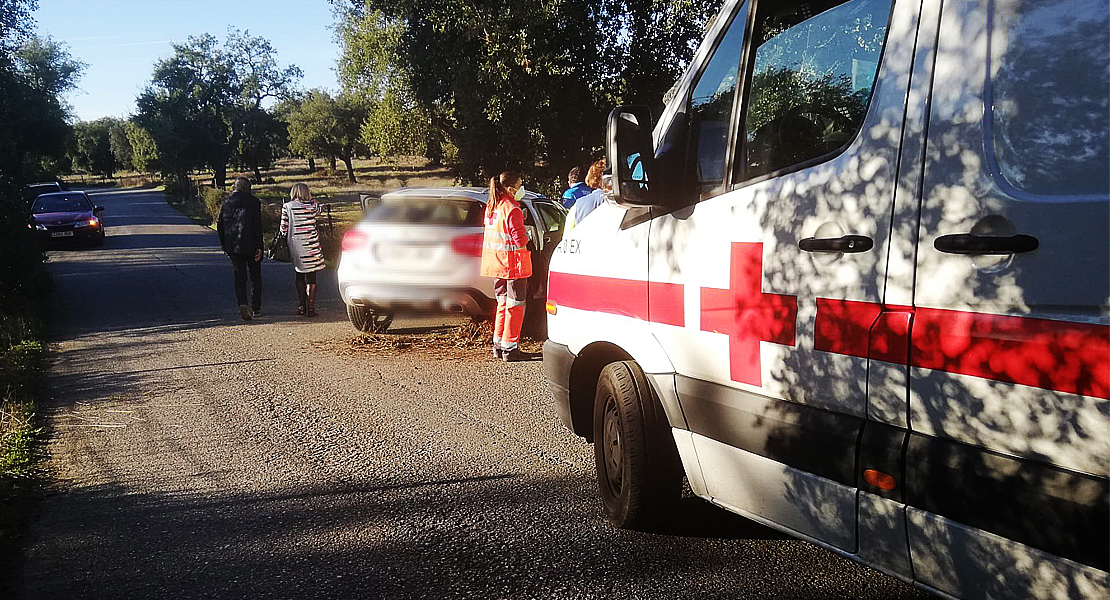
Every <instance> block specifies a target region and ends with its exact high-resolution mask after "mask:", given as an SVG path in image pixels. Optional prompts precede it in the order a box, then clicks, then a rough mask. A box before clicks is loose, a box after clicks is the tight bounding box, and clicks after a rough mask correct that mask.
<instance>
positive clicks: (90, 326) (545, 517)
mask: <svg viewBox="0 0 1110 600" xmlns="http://www.w3.org/2000/svg"><path fill="white" fill-rule="evenodd" d="M96 202H97V204H101V205H104V206H105V207H107V211H106V213H105V215H104V220H105V222H106V223H107V225H108V232H109V236H108V238H107V240H106V243H105V245H104V247H103V248H96V249H57V250H53V251H51V252H50V261H49V268H50V272H51V274H52V275H53V278H54V281H55V284H56V289H55V293H54V303H53V311H54V315H55V316H56V318H55V320H54V324H53V341H52V344H51V352H50V359H49V394H48V395H49V399H48V402H47V406H48V410H49V412H50V419H51V421H52V423H53V428H54V437H53V440H52V442H51V443H50V447H49V451H50V455H51V457H50V469H51V472H52V474H53V475H54V476H55V477H56V478H57V479H58V481H59V483H58V485H57V486H55V491H54V492H52V493H50V494H49V495H48V496H47V497H46V498H45V499H44V500H43V501H42V502H41V503H40V504H39V507H38V510H37V512H36V514H35V516H34V520H33V524H32V525H31V528H30V531H29V533H28V546H27V548H26V552H25V559H24V561H23V564H22V567H21V576H20V578H19V581H18V585H19V588H18V592H17V594H18V597H20V598H24V599H27V600H45V599H55V598H57V599H70V598H143V599H148V598H345V599H352V598H437V599H438V598H480V599H500V598H505V599H517V598H559V599H561V598H645V599H647V598H651V599H655V598H659V599H671V598H916V597H921V595H920V593H919V592H917V591H915V590H913V589H912V588H910V587H908V586H906V585H904V584H902V583H900V582H898V581H896V580H893V579H891V578H889V577H886V576H884V575H881V574H879V573H876V572H874V571H871V570H869V569H866V568H863V567H860V566H857V565H855V564H854V563H852V562H850V561H847V560H845V559H842V558H840V557H838V556H835V555H833V554H832V553H829V552H827V551H824V550H821V549H819V548H817V547H814V546H812V545H810V544H808V543H805V542H800V541H796V540H792V539H785V538H783V537H782V536H781V535H778V534H776V533H775V532H772V531H770V530H768V529H765V528H763V527H760V526H758V525H755V524H753V523H751V522H749V521H746V520H744V519H741V518H739V517H735V516H732V515H729V514H727V513H724V512H721V511H718V510H717V509H715V508H712V507H710V506H709V505H708V504H706V503H704V502H702V501H700V500H697V499H693V498H691V499H689V500H688V501H686V502H685V506H684V507H683V510H682V511H681V512H680V513H678V514H676V515H675V518H674V521H673V523H671V524H670V525H669V526H668V527H667V529H666V530H665V531H664V532H662V533H640V532H628V531H618V530H615V529H613V528H612V527H611V526H610V525H609V524H608V523H607V522H606V521H605V520H604V518H603V516H602V514H601V508H600V503H599V501H598V499H597V497H596V493H595V481H594V471H593V454H592V449H591V447H590V446H589V445H587V444H585V443H584V442H581V441H580V440H578V439H577V438H575V437H574V436H573V435H571V434H570V433H569V432H567V431H565V430H564V429H563V428H562V427H561V425H560V424H559V423H558V422H557V419H556V418H555V416H554V413H553V411H552V408H551V406H550V403H549V393H548V391H547V389H546V387H545V383H544V381H543V374H542V364H541V363H540V362H538V361H537V362H527V363H517V364H504V363H501V362H499V361H495V360H494V359H493V358H492V357H487V356H485V355H484V354H482V355H477V354H473V353H472V354H469V355H467V354H465V353H463V354H461V355H459V354H457V353H452V352H444V353H442V354H437V353H434V352H433V353H427V352H410V353H401V354H397V355H386V354H381V353H374V352H351V351H350V350H349V346H348V344H347V341H348V340H349V339H350V338H351V337H353V334H354V330H353V329H352V328H351V327H350V326H349V324H348V323H347V321H346V316H345V313H344V312H343V306H342V303H341V302H340V301H339V299H338V292H337V289H336V285H335V279H334V274H333V273H331V272H327V273H326V274H325V275H326V276H325V277H324V278H323V279H322V281H321V292H320V296H321V300H320V305H321V306H320V308H321V311H320V317H318V318H316V319H313V320H309V319H305V318H303V317H297V316H296V315H295V314H294V310H293V309H294V307H295V304H296V300H295V295H294V292H293V288H292V281H293V275H292V270H291V268H290V267H289V266H288V265H284V264H273V263H266V264H265V265H264V269H263V282H264V290H265V291H264V301H263V308H264V310H266V311H267V312H268V313H269V314H268V315H267V316H266V317H264V318H261V319H256V320H254V321H251V322H249V323H244V322H243V321H242V320H240V319H239V316H238V312H237V310H236V307H235V300H234V294H233V293H232V287H231V266H230V263H229V262H228V261H227V259H226V258H225V257H224V256H223V255H222V254H221V253H220V252H219V250H218V248H217V245H216V236H215V234H214V233H212V232H211V231H209V230H207V229H204V228H202V227H200V226H197V225H195V224H192V223H191V222H190V221H189V220H187V219H185V218H184V217H182V216H180V215H179V214H177V213H176V212H175V211H174V210H173V209H171V208H170V207H168V206H167V205H166V204H165V203H164V201H163V198H162V196H161V195H160V194H159V193H156V192H152V191H118V192H112V193H102V194H97V195H96ZM451 324H452V321H451V320H450V319H431V320H429V319H423V320H412V319H410V320H399V321H398V322H396V323H395V324H394V328H393V329H392V330H391V331H392V332H393V333H395V334H397V335H421V334H422V333H426V332H428V331H433V330H436V329H437V328H440V327H441V326H445V325H446V326H450V325H451Z"/></svg>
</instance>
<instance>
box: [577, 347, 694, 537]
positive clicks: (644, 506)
mask: <svg viewBox="0 0 1110 600" xmlns="http://www.w3.org/2000/svg"><path fill="white" fill-rule="evenodd" d="M593 425H594V461H595V464H596V468H597V483H598V489H599V491H600V493H601V501H602V504H603V505H604V507H605V514H606V516H607V517H608V518H609V520H610V521H612V522H613V524H614V525H616V526H617V527H619V528H621V529H644V528H650V527H651V526H652V525H654V524H655V523H658V522H659V521H661V520H662V519H663V518H664V517H667V516H669V512H670V510H671V509H672V508H673V506H674V504H675V502H676V501H677V500H678V498H679V496H680V495H681V490H682V471H681V467H680V466H679V462H678V451H677V449H676V448H675V445H674V440H673V438H672V437H671V433H670V425H669V424H668V423H667V417H666V415H665V414H664V413H663V407H662V406H661V405H660V404H659V400H658V399H657V398H656V397H655V394H654V393H653V392H652V390H651V387H650V385H649V384H648V382H647V377H646V376H645V375H644V374H643V372H642V371H641V370H640V368H639V366H637V365H636V363H634V362H616V363H612V364H609V365H607V366H606V367H605V368H604V369H602V371H601V378H600V379H599V381H598V384H597V394H596V396H595V397H594V423H593Z"/></svg>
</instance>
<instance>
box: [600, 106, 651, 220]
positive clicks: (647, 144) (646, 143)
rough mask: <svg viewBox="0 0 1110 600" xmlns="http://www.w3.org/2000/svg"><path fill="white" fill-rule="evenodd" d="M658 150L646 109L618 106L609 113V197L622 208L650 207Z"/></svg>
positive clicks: (607, 146) (607, 152)
mask: <svg viewBox="0 0 1110 600" xmlns="http://www.w3.org/2000/svg"><path fill="white" fill-rule="evenodd" d="M654 158H655V147H654V144H653V142H652V137H651V111H649V110H648V108H647V107H646V106H618V107H617V108H615V109H613V112H611V113H609V126H608V128H607V131H606V144H605V159H606V162H607V163H608V164H609V168H610V169H612V172H613V175H612V178H611V179H610V182H611V186H612V189H611V191H610V193H609V194H607V195H608V197H609V198H610V199H611V200H612V201H613V202H616V203H617V204H619V205H621V206H651V205H652V204H654V203H655V202H654V198H653V195H652V193H651V191H652V190H651V184H650V182H651V172H652V169H653V162H654Z"/></svg>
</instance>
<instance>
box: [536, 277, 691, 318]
mask: <svg viewBox="0 0 1110 600" xmlns="http://www.w3.org/2000/svg"><path fill="white" fill-rule="evenodd" d="M683 289H684V288H683V286H682V284H680V283H657V282H652V283H651V284H648V282H646V281H640V280H636V279H615V278H612V277H595V276H592V275H571V274H569V273H556V272H551V273H550V274H549V275H548V280H547V299H548V301H551V302H555V303H556V304H558V305H559V306H566V307H569V308H577V309H579V310H588V311H591V312H601V313H607V314H611V315H620V316H623V317H632V318H633V319H639V320H641V321H648V320H650V321H651V322H653V323H661V324H664V325H674V326H676V327H683V326H685V324H686V318H685V300H684V298H683V296H682V293H683ZM649 316H650V319H649Z"/></svg>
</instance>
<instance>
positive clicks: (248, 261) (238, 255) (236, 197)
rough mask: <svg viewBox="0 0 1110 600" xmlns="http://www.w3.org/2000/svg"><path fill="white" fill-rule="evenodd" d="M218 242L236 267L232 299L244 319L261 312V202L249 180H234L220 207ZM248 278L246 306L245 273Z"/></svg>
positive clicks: (258, 314) (248, 319) (258, 315)
mask: <svg viewBox="0 0 1110 600" xmlns="http://www.w3.org/2000/svg"><path fill="white" fill-rule="evenodd" d="M216 233H218V234H219V236H220V246H221V247H223V249H224V252H225V253H226V254H227V256H228V258H230V259H231V266H232V267H233V268H234V269H235V299H236V300H237V301H238V302H239V315H240V316H242V317H243V320H244V321H250V320H251V318H252V317H260V316H262V204H261V203H260V202H259V201H258V198H255V197H254V195H252V194H251V180H250V179H247V178H246V177H240V178H239V179H236V180H235V191H234V192H233V193H232V194H231V195H230V196H228V197H227V199H226V200H224V203H223V206H221V207H220V218H219V219H217V220H216ZM248 276H249V277H250V280H251V298H250V306H249V307H248V306H247V277H248Z"/></svg>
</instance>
